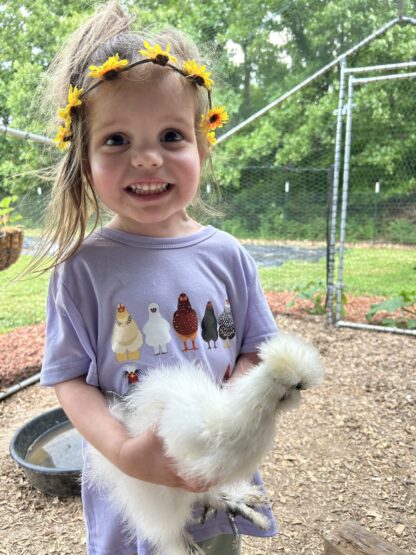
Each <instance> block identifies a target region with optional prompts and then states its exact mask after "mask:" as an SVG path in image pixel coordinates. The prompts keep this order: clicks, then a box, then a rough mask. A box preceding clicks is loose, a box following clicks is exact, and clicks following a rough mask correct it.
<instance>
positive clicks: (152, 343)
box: [143, 303, 171, 355]
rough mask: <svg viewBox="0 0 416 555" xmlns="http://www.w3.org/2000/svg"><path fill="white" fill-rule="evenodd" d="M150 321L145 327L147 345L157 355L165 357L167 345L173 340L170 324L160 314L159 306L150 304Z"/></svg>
mask: <svg viewBox="0 0 416 555" xmlns="http://www.w3.org/2000/svg"><path fill="white" fill-rule="evenodd" d="M148 309H149V319H148V320H147V322H146V324H145V325H144V327H143V332H144V334H145V338H146V344H147V345H149V347H153V349H154V353H155V355H165V354H167V352H168V349H167V345H168V343H169V342H170V340H171V335H170V332H169V330H170V324H169V322H168V321H167V320H165V319H164V318H163V317H162V315H161V314H160V310H159V305H158V304H157V303H150V304H149V306H148Z"/></svg>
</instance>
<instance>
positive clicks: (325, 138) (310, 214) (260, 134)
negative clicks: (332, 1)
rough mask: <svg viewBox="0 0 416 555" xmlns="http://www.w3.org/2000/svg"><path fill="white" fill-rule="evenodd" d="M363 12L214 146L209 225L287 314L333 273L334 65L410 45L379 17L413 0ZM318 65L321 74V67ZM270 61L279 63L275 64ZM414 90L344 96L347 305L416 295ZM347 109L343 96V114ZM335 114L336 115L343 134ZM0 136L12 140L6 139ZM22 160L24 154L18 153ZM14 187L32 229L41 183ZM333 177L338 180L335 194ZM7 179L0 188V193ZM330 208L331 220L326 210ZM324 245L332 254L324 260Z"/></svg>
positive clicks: (297, 23) (319, 291) (384, 88)
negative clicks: (389, 268) (214, 211)
mask: <svg viewBox="0 0 416 555" xmlns="http://www.w3.org/2000/svg"><path fill="white" fill-rule="evenodd" d="M361 8H362V13H361V12H360V13H356V14H355V16H354V17H355V19H354V17H353V16H352V15H350V19H349V20H343V21H342V22H341V23H340V22H338V23H336V22H335V21H334V22H332V23H331V22H330V21H329V22H328V34H329V35H331V37H328V40H331V41H332V42H333V43H334V44H335V43H336V45H337V46H336V48H337V52H336V53H335V54H336V55H338V58H335V59H334V58H333V55H334V53H330V52H327V53H326V54H324V53H322V52H321V53H320V54H319V60H320V62H319V64H318V63H314V62H311V63H310V64H309V65H308V67H307V68H306V69H305V72H304V74H303V76H301V75H299V76H298V77H293V78H292V81H290V78H289V79H288V78H287V77H286V81H285V83H286V86H287V89H286V92H284V90H282V89H281V83H279V82H277V81H276V95H274V97H275V98H276V100H275V101H272V102H271V103H269V104H267V102H268V101H270V95H269V97H268V98H266V97H264V98H261V91H262V89H261V87H259V90H258V91H257V93H256V94H257V96H256V98H255V99H254V100H255V102H254V101H253V98H252V99H251V102H252V106H261V105H263V106H264V108H261V109H260V110H259V111H258V112H256V113H254V114H250V113H248V114H247V116H248V117H246V118H245V119H240V120H238V119H235V118H234V119H232V121H231V125H230V127H232V129H231V130H227V131H226V133H225V134H224V135H223V136H222V137H220V138H219V143H220V144H219V145H218V148H217V151H216V154H215V167H216V178H215V181H216V182H218V183H219V185H220V189H221V200H220V202H219V206H220V210H221V215H220V216H217V217H214V218H213V219H212V218H210V221H211V222H212V223H213V224H214V225H217V226H218V227H220V228H222V229H224V230H226V231H229V232H230V233H232V234H233V235H235V236H236V237H237V238H238V239H240V240H241V242H242V243H243V244H244V245H245V246H246V248H247V249H248V250H249V251H250V252H251V253H252V254H253V256H254V257H255V259H256V261H257V263H258V265H259V268H260V274H261V278H262V281H263V286H264V288H265V290H266V291H267V293H268V294H269V296H270V297H269V298H272V296H273V295H275V298H276V303H277V301H279V303H278V304H277V305H276V306H277V307H278V309H279V310H280V311H281V310H284V311H286V310H288V304H287V303H288V302H290V301H292V302H293V300H297V299H298V298H300V297H303V298H304V300H305V298H306V299H309V300H308V303H309V304H308V309H310V310H312V311H313V312H317V313H319V312H322V311H325V309H326V308H328V306H326V294H327V288H328V271H329V269H330V267H331V265H332V271H333V272H335V273H336V271H337V270H338V268H337V265H338V264H339V259H338V247H339V239H340V228H339V221H340V220H339V216H340V212H341V207H342V196H341V193H339V198H335V199H334V191H336V194H338V190H339V191H341V188H342V184H343V180H342V177H343V176H342V166H343V162H344V152H343V146H344V128H342V134H341V147H342V148H341V149H340V153H339V160H338V162H339V168H338V171H339V175H337V169H336V164H335V162H336V156H335V151H336V137H337V123H338V120H339V118H338V113H337V107H338V105H339V92H340V66H341V65H342V63H344V62H345V61H347V62H348V65H350V66H351V67H359V66H371V65H376V64H383V63H387V62H394V63H399V62H403V61H407V59H406V55H403V57H402V58H400V44H403V45H404V44H406V45H407V50H406V51H408V46H409V44H414V45H415V46H416V40H415V33H416V31H415V30H414V24H415V23H416V21H415V20H412V19H411V17H404V18H402V19H400V20H399V19H391V20H390V21H389V18H397V17H398V16H400V15H402V16H403V13H406V14H407V16H409V15H411V14H412V13H413V12H414V4H413V2H410V1H409V2H405V3H403V2H396V1H393V0H385V1H382V2H379V3H377V5H376V6H375V5H373V4H372V7H371V10H373V11H374V14H375V12H376V11H377V10H378V14H377V15H378V16H380V14H384V16H385V17H384V21H385V22H386V24H385V25H384V27H378V25H376V24H375V23H374V22H373V20H371V19H368V18H365V17H364V16H365V10H366V8H365V2H363V3H362V6H361ZM309 16H310V14H309ZM309 16H308V13H307V10H306V9H305V10H304V9H302V6H301V5H300V3H299V2H286V3H283V4H282V8H281V11H280V13H276V14H275V15H274V17H275V18H277V19H276V21H278V20H279V21H281V22H282V26H283V22H284V21H286V20H287V25H288V27H289V26H290V27H291V29H292V31H293V32H295V31H296V29H298V30H299V29H301V28H302V26H303V24H304V23H305V21H304V20H305V18H306V17H309ZM279 18H280V19H279ZM378 21H380V19H379V20H378ZM173 23H174V22H173ZM340 25H341V27H342V26H343V25H345V26H347V27H348V25H355V28H354V31H355V32H354V37H355V39H354V40H355V41H356V42H353V41H352V39H351V38H346V37H347V35H345V36H344V35H343V36H341V34H340V35H339V41H338V40H337V41H335V42H334V40H333V39H334V36H333V35H334V34H336V33H337V32H340V31H339V29H340V28H341V27H340ZM282 33H283V31H282ZM386 35H388V36H389V37H390V39H389V40H390V44H392V45H393V46H394V54H392V52H390V51H386V48H385V47H384V48H380V46H379V45H378V44H379V43H378V40H379V39H380V38H383V37H385V36H386ZM282 37H283V35H282V36H280V38H279V37H278V38H279V40H283V38H282ZM284 48H285V46H284V45H283V46H282V47H281V52H280V54H279V55H281V56H286V57H289V58H290V55H289V54H288V53H287V52H286V53H285V51H284ZM392 50H393V47H392ZM342 53H345V56H344V55H342ZM292 55H293V54H292ZM393 55H394V58H392V56H393ZM331 60H332V61H331ZM322 61H323V62H325V63H327V66H325V67H322ZM278 63H281V60H280V61H279V60H278V59H276V64H278ZM314 71H315V72H316V73H313V72H314ZM402 71H405V70H402ZM302 79H303V80H302ZM290 87H292V88H290ZM413 87H414V81H401V82H400V83H399V82H394V83H393V82H383V83H372V84H371V85H370V84H369V85H366V86H365V87H362V88H361V89H360V90H358V89H357V91H356V94H355V96H354V104H355V106H354V109H353V119H352V143H351V164H350V167H349V172H350V173H349V178H350V187H349V195H348V206H347V219H346V233H345V241H346V244H345V253H344V255H345V261H344V266H345V268H344V270H345V272H344V275H343V282H342V283H341V284H340V285H339V288H342V290H343V293H346V294H347V295H348V296H349V297H359V298H363V299H364V298H366V299H370V300H371V299H373V301H374V302H376V301H377V300H378V299H382V298H386V297H390V296H393V295H394V294H396V293H397V292H399V291H400V290H402V289H403V290H404V289H409V288H412V287H413V289H415V288H416V285H415V281H416V280H415V276H414V273H412V270H411V268H410V266H411V265H412V262H411V256H407V255H406V254H404V253H406V252H407V253H411V252H412V251H411V248H412V247H413V246H414V245H415V244H416V232H415V229H416V225H415V224H416V208H415V200H416V181H415V180H416V176H415V167H416V160H415V156H414V144H415V138H416V129H415V125H416V124H415V123H414V111H415V95H414V89H413ZM279 94H280V96H279ZM345 103H346V100H344V103H343V104H342V106H341V109H342V110H344V105H345ZM242 114H243V111H241V110H240V115H242ZM345 116H346V114H345V112H343V114H342V118H341V119H342V122H343V125H344V126H345ZM1 140H2V141H14V142H16V141H15V139H13V138H10V137H8V136H5V137H4V138H2V139H1ZM34 144H35V143H33V142H31V146H30V153H29V154H30V158H31V159H36V158H37V153H36V152H35V150H36V149H39V159H43V158H44V153H45V150H46V149H49V147H48V146H45V145H36V146H34ZM26 150H27V149H26ZM24 153H25V149H22V156H25V154H24ZM334 164H335V168H334ZM21 179H23V180H25V182H27V184H28V185H27V193H26V194H25V195H24V196H22V198H21V200H20V203H19V209H20V211H21V212H22V214H23V216H24V217H25V219H24V221H23V223H25V224H27V226H28V227H29V228H36V227H39V224H40V217H41V213H42V209H43V207H44V205H45V203H46V202H47V197H48V186H47V185H45V182H43V181H40V180H38V179H37V177H36V176H35V175H34V176H33V177H32V176H30V175H29V176H24V177H23V178H21ZM334 179H339V183H338V186H337V187H336V188H334ZM7 183H8V181H7V180H6V181H2V188H3V189H4V191H6V190H7V188H8V187H6V186H5V184H6V185H7ZM214 190H215V187H214V182H213V177H212V176H211V175H208V176H207V177H206V179H205V181H204V183H203V185H202V196H203V199H204V200H206V201H207V202H208V204H211V205H212V204H214V205H215V204H216V203H217V205H218V200H217V197H216V195H215V194H214ZM334 203H335V208H336V213H335V215H334V212H333V211H332V210H331V207H332V206H333V204H334ZM331 235H332V237H331ZM358 244H359V246H358ZM331 247H334V249H335V251H334V252H332V253H331ZM375 249H378V252H379V253H382V254H383V256H384V258H379V259H377V261H375V262H371V264H372V265H371V266H370V259H372V256H370V254H369V253H374V251H375ZM389 259H392V260H394V261H395V262H394V263H395V264H396V265H397V264H400V263H401V262H402V263H403V266H405V268H404V269H405V271H404V272H403V273H402V277H399V278H398V279H396V280H394V278H389V280H390V281H388V280H386V278H385V273H386V267H385V266H386V264H385V262H384V261H385V260H389ZM413 266H414V263H413ZM369 276H370V277H371V279H369ZM412 280H413V281H412ZM387 281H388V283H387ZM392 281H395V283H392ZM360 283H361V285H360ZM279 295H280V296H279ZM332 302H333V301H332V300H330V306H329V309H330V310H331V311H332ZM363 302H364V301H363ZM369 302H370V301H369ZM295 306H296V305H295ZM350 306H351V304H350ZM369 306H370V305H369V304H368V308H369ZM342 308H343V311H344V313H343V315H342V317H343V319H347V320H348V318H350V319H351V321H352V319H355V321H361V322H364V321H365V311H363V310H361V311H360V313H359V314H356V313H354V314H352V313H351V312H350V313H349V310H350V307H349V304H348V303H347V304H346V305H345V306H343V307H342ZM345 310H346V313H345Z"/></svg>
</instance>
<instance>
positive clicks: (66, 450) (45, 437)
mask: <svg viewBox="0 0 416 555" xmlns="http://www.w3.org/2000/svg"><path fill="white" fill-rule="evenodd" d="M26 460H27V461H28V462H29V463H31V464H34V465H37V466H41V467H44V468H58V469H59V468H65V469H80V468H81V467H82V451H81V435H80V434H79V432H78V431H77V430H76V429H75V428H74V427H73V426H72V424H71V423H70V422H63V423H62V424H59V425H58V426H55V427H54V428H52V429H51V430H49V431H47V432H45V433H44V434H42V435H41V436H40V437H39V438H38V439H36V440H35V441H34V442H33V443H32V445H31V446H30V447H29V449H28V451H27V454H26Z"/></svg>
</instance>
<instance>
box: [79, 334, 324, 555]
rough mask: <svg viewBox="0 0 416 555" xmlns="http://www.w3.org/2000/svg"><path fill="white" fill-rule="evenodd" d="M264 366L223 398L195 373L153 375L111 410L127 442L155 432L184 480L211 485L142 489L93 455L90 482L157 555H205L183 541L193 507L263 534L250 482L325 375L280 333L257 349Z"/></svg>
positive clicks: (181, 368) (188, 368) (309, 351)
mask: <svg viewBox="0 0 416 555" xmlns="http://www.w3.org/2000/svg"><path fill="white" fill-rule="evenodd" d="M260 358H261V362H260V363H259V364H258V365H256V366H253V367H252V368H251V369H250V370H249V372H248V373H247V374H244V375H242V376H241V377H239V378H238V379H236V380H235V381H234V382H232V383H231V384H227V385H225V386H224V387H222V388H221V387H220V386H219V385H217V384H214V383H213V382H212V380H211V378H210V377H209V376H208V375H207V373H206V372H204V371H203V370H202V369H201V368H199V367H198V366H197V365H195V364H185V363H182V364H178V365H175V366H173V367H158V368H156V369H154V370H152V371H151V372H149V373H148V374H147V375H145V376H143V377H141V379H140V382H139V383H138V384H137V385H135V386H134V387H133V389H132V392H131V394H129V395H128V396H127V397H125V398H124V399H122V400H119V401H116V402H115V403H114V405H113V407H112V411H113V414H114V415H115V416H116V417H117V418H118V419H120V420H121V421H122V422H123V423H124V425H125V426H126V428H127V429H128V431H129V433H130V435H131V436H132V437H134V436H137V435H139V434H141V433H142V432H143V431H145V430H147V429H149V428H151V429H154V430H156V431H157V433H158V435H159V436H160V437H161V438H162V439H163V441H164V443H165V446H166V454H167V455H168V456H169V457H172V458H173V459H175V460H176V461H177V468H178V471H179V474H180V475H181V476H184V477H189V478H198V479H201V480H203V481H205V482H207V483H212V482H215V483H216V484H217V485H216V486H215V487H214V488H212V489H211V490H210V491H209V492H208V493H203V494H202V493H191V492H188V491H185V490H183V489H179V488H169V487H166V486H160V485H156V484H152V483H149V482H143V481H141V480H137V479H135V478H131V477H129V476H127V475H126V474H124V473H123V472H121V471H120V470H119V469H118V468H116V467H115V466H114V465H112V464H111V463H110V462H109V461H108V460H107V459H106V458H105V457H103V455H101V454H100V453H99V452H98V451H96V450H92V453H91V461H90V467H89V469H88V474H87V476H88V479H89V480H90V482H91V483H92V484H94V485H96V486H97V487H99V488H105V489H106V491H107V494H108V495H109V497H110V499H111V501H112V502H113V503H114V504H115V505H116V506H117V507H118V509H119V510H120V512H121V514H122V515H123V517H124V518H125V520H126V522H127V524H128V526H129V528H130V530H131V531H134V532H138V533H139V534H140V535H141V537H144V538H146V539H147V540H148V541H150V543H152V544H153V545H154V548H155V553H157V555H189V554H194V555H197V554H202V553H203V551H202V550H201V548H199V547H198V546H197V545H196V543H195V542H194V541H193V538H192V537H191V536H190V535H189V534H188V533H187V532H186V531H185V525H186V524H187V523H188V522H190V521H191V515H192V506H193V505H194V503H195V502H200V503H201V504H202V505H203V506H205V507H210V508H212V509H213V510H214V511H215V510H216V509H224V510H226V511H227V512H228V514H229V515H230V518H231V519H232V515H236V514H239V515H241V516H243V517H244V518H247V519H249V520H251V521H252V522H254V523H255V524H256V525H257V526H259V527H260V528H263V529H267V528H268V527H269V525H270V523H269V522H268V520H267V518H266V517H265V516H264V515H263V514H262V513H260V512H257V511H256V510H255V509H254V508H253V507H255V508H259V507H261V506H263V505H265V503H267V500H266V499H265V496H264V494H263V492H262V490H261V489H260V488H259V487H257V486H253V485H251V484H250V480H251V478H252V476H253V474H254V473H255V471H256V469H257V467H258V465H259V463H260V461H261V460H262V458H263V457H264V455H265V454H266V452H267V451H268V450H269V449H270V447H271V445H272V443H273V439H274V433H275V418H276V415H277V414H279V413H280V412H282V411H285V410H287V409H290V408H292V407H294V406H297V405H298V404H299V401H300V390H302V389H308V388H310V387H313V386H315V385H318V384H319V383H320V382H321V380H322V377H323V367H322V364H321V361H320V358H319V353H318V351H317V349H316V348H315V347H313V346H312V345H310V344H309V343H306V342H305V341H303V340H301V339H300V338H298V337H296V336H293V335H286V334H281V333H279V334H278V335H277V336H276V337H275V338H273V339H272V340H270V341H268V342H266V343H264V344H262V345H261V348H260ZM231 522H232V521H231ZM233 528H234V532H235V526H234V527H233Z"/></svg>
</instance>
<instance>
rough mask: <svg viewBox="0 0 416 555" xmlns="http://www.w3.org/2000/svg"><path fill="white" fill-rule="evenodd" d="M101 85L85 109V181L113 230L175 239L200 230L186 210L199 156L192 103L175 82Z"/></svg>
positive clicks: (167, 75)
mask: <svg viewBox="0 0 416 555" xmlns="http://www.w3.org/2000/svg"><path fill="white" fill-rule="evenodd" d="M158 69H159V71H160V72H162V71H163V72H164V75H160V77H157V78H154V76H153V78H151V79H150V80H144V81H136V80H134V74H133V76H130V80H129V78H128V77H127V78H121V79H118V80H117V81H115V82H105V83H102V84H101V85H100V86H99V87H98V88H97V89H96V90H95V91H94V94H91V97H90V99H89V102H88V108H87V109H88V124H89V146H88V166H89V172H88V173H89V178H90V181H91V184H92V186H93V187H94V189H95V191H96V193H97V194H98V196H99V197H100V199H101V201H102V202H103V203H104V204H105V205H106V206H107V207H108V208H109V209H110V210H112V211H113V212H114V214H115V216H114V218H113V219H112V221H111V224H110V225H111V227H113V228H115V229H119V230H121V231H127V232H130V233H137V234H140V235H151V236H155V237H175V236H180V235H187V234H190V233H193V232H194V231H195V230H196V229H198V227H199V226H198V224H196V222H194V221H193V220H191V219H190V218H188V216H187V215H186V210H185V209H186V207H187V206H188V205H189V204H190V203H191V201H192V199H193V198H194V196H195V194H196V192H197V190H198V186H199V179H200V172H201V164H202V161H203V156H202V154H201V152H200V150H199V149H198V145H197V140H196V132H195V112H196V109H195V103H196V100H195V96H194V93H193V91H192V88H191V87H190V86H188V84H187V83H183V82H181V79H183V78H182V77H180V76H176V75H173V74H172V73H173V72H171V71H170V70H168V69H166V68H158Z"/></svg>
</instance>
